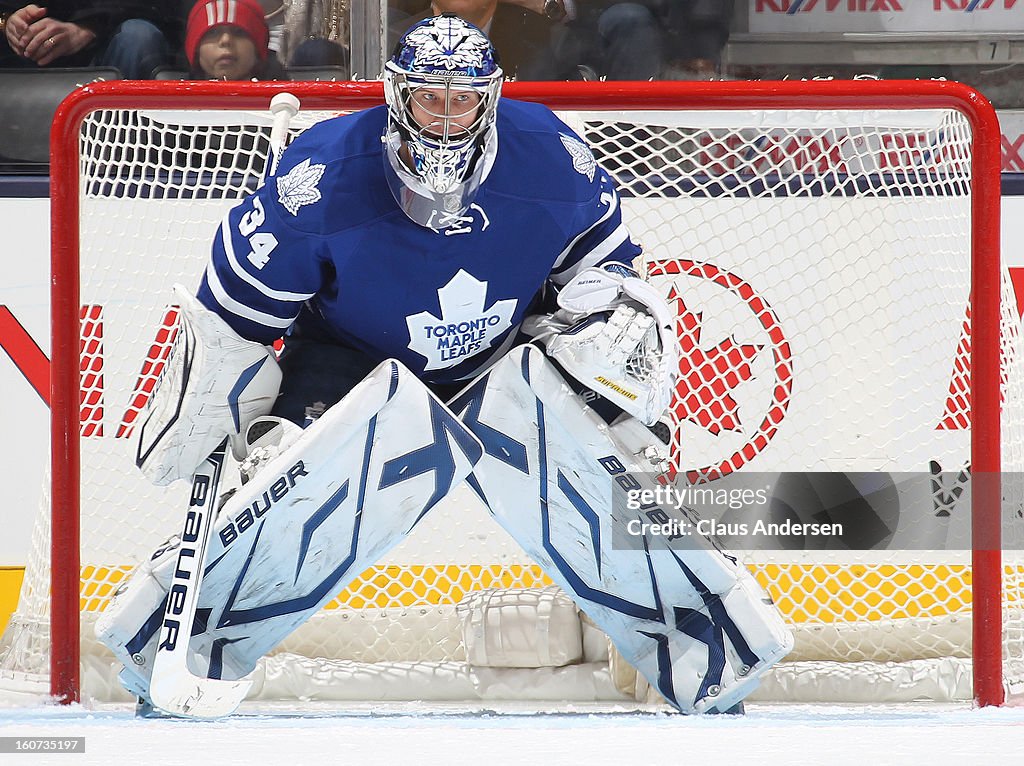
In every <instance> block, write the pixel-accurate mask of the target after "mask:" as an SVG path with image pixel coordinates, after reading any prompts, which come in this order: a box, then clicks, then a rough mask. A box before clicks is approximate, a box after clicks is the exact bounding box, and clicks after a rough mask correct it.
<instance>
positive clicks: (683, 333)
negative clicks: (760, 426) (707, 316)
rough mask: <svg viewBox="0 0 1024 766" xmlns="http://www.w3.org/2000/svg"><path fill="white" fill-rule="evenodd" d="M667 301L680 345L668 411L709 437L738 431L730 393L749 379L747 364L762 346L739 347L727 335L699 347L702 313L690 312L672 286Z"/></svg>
mask: <svg viewBox="0 0 1024 766" xmlns="http://www.w3.org/2000/svg"><path fill="white" fill-rule="evenodd" d="M668 300H669V302H670V303H674V304H675V309H676V323H675V324H676V336H677V337H678V338H679V345H680V356H679V380H678V381H677V382H676V398H675V400H674V401H673V403H672V411H673V412H674V414H675V416H676V418H677V419H678V420H679V422H682V421H684V420H689V421H690V422H691V423H695V424H697V425H699V426H701V427H702V428H704V429H705V430H707V431H708V432H710V433H712V434H716V435H717V434H719V433H721V432H722V431H723V430H726V431H738V430H740V428H741V423H740V419H739V415H738V412H737V411H738V409H739V405H738V404H737V403H736V400H735V399H734V398H733V396H732V394H731V391H733V390H734V389H735V388H736V386H738V385H739V384H740V383H742V382H744V381H746V380H750V378H751V377H753V371H752V370H751V368H750V362H751V360H752V359H753V358H754V357H755V356H757V354H758V352H760V351H761V349H762V346H758V345H754V344H739V343H737V341H736V339H735V338H734V337H732V336H730V337H728V338H726V339H725V340H722V341H720V342H719V343H718V344H717V345H716V346H714V347H713V348H710V349H705V348H702V347H701V331H702V329H703V328H702V323H701V317H702V314H701V313H700V312H697V313H694V312H692V311H690V310H689V309H688V308H687V307H686V304H685V302H684V301H683V299H682V297H681V296H680V295H679V293H678V292H677V291H676V289H675V287H673V288H672V289H671V290H670V292H669V294H668Z"/></svg>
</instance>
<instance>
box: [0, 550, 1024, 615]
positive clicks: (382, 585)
mask: <svg viewBox="0 0 1024 766" xmlns="http://www.w3.org/2000/svg"><path fill="white" fill-rule="evenodd" d="M751 571H753V573H754V576H755V577H756V578H757V580H758V581H759V582H760V583H761V585H762V586H764V587H765V589H766V590H768V592H769V593H770V594H771V596H772V598H774V599H775V602H776V604H778V606H779V608H780V609H781V610H782V612H783V613H784V614H785V615H786V617H787V619H788V620H789V621H790V622H793V623H804V622H818V623H821V622H825V623H832V622H850V621H869V622H870V621H872V620H879V619H893V618H900V617H940V616H943V615H948V614H955V613H958V612H963V611H965V610H966V609H968V608H969V606H970V603H971V571H970V567H969V566H966V565H945V564H932V565H923V564H906V565H891V564H836V565H828V564H760V565H753V566H751ZM129 572H130V569H129V568H128V567H92V566H89V567H85V568H83V570H82V589H81V605H82V610H83V611H93V612H95V611H102V610H103V609H104V608H105V607H106V605H107V602H108V601H109V600H110V597H111V596H112V595H113V593H114V591H115V589H116V588H117V586H118V585H119V584H120V583H121V582H122V581H123V580H124V579H125V577H126V576H127V575H128V573H129ZM1005 572H1006V577H1007V582H1009V583H1012V585H1011V587H1007V588H1006V589H1005V594H1004V598H1005V600H1006V602H1007V603H1008V604H1020V603H1021V602H1022V601H1024V595H1022V591H1024V567H1022V566H1012V567H1011V566H1007V567H1006V568H1005ZM23 575H24V569H23V568H21V567H6V568H0V624H2V625H4V626H6V624H7V621H8V619H9V618H10V614H11V612H13V610H14V608H15V606H16V604H17V599H18V591H19V589H20V587H21V581H22V577H23ZM550 584H551V581H550V580H549V579H548V578H547V577H546V576H545V575H544V574H543V573H542V572H541V571H540V569H539V568H538V567H536V566H530V565H514V566H501V565H483V564H466V565H455V564H444V565H438V566H431V565H409V566H382V567H372V568H371V569H369V570H367V571H366V572H364V573H363V575H362V576H361V577H360V578H359V579H357V580H356V581H355V582H353V583H352V584H351V585H350V586H349V587H348V588H346V589H345V590H344V591H343V592H342V593H340V594H339V595H338V597H337V598H336V599H335V600H334V601H332V602H331V603H330V604H329V605H328V606H327V608H328V609H336V608H339V607H345V608H349V609H367V608H376V609H386V608H390V607H410V606H419V605H429V604H454V603H458V602H459V601H460V600H461V599H462V598H463V597H464V596H465V595H466V593H468V592H470V591H473V590H481V589H485V588H539V587H544V586H546V585H550Z"/></svg>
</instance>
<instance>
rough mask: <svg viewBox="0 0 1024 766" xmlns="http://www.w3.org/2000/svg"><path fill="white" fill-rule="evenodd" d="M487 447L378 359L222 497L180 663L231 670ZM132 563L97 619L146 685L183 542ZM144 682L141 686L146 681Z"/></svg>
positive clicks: (362, 564) (279, 633)
mask: <svg viewBox="0 0 1024 766" xmlns="http://www.w3.org/2000/svg"><path fill="white" fill-rule="evenodd" d="M481 454H482V447H481V445H480V443H479V442H478V441H477V440H476V438H475V437H474V436H473V435H472V434H470V432H469V431H468V430H466V429H465V428H464V427H463V426H462V424H461V423H459V421H458V420H457V419H456V418H455V416H454V415H453V414H452V413H451V412H450V411H449V410H448V409H447V408H446V407H445V406H444V405H443V404H442V403H441V402H440V401H439V400H438V399H437V398H436V397H435V396H434V395H433V394H432V393H430V392H429V391H428V390H427V388H426V387H425V386H424V385H423V384H422V383H420V381H419V380H417V379H416V377H415V376H414V375H413V374H412V373H410V372H409V371H408V370H407V369H406V368H405V367H403V366H402V365H401V364H399V363H398V362H394V361H388V362H384V363H383V364H381V365H380V366H379V367H377V369H376V370H374V372H373V373H371V374H370V375H369V376H368V377H367V379H366V380H364V381H363V382H362V383H360V384H359V385H358V386H356V387H355V388H354V389H353V390H352V391H351V392H350V393H349V394H348V395H347V396H346V397H345V398H344V399H343V400H342V401H341V402H339V403H338V404H337V405H335V406H334V407H332V408H330V409H329V410H328V411H327V412H326V413H324V415H323V416H322V417H320V418H319V419H318V420H317V421H316V422H314V423H313V424H312V425H311V426H310V427H309V428H307V429H306V430H305V431H304V432H303V434H302V436H301V437H300V438H299V439H298V441H296V442H295V443H294V444H292V445H291V447H289V448H287V449H286V450H285V451H284V452H282V453H281V454H280V455H278V456H276V457H275V458H273V459H271V460H270V461H269V462H268V463H266V465H265V466H263V467H262V468H261V469H260V471H259V472H258V473H257V474H256V475H255V477H253V479H252V480H250V481H249V482H248V483H247V484H245V485H243V486H242V488H241V489H239V490H238V491H237V492H236V493H235V494H234V495H233V496H232V497H231V498H230V499H229V500H228V501H227V502H226V503H225V504H224V506H223V508H221V510H220V513H219V515H218V517H217V519H216V521H215V522H214V536H213V540H212V541H211V544H210V548H209V551H208V556H207V562H208V563H207V566H206V569H205V573H204V576H203V579H202V581H201V583H200V590H199V604H198V608H197V611H196V621H195V624H194V625H193V627H192V637H191V640H190V643H189V659H188V663H189V669H190V670H191V672H193V673H195V674H196V675H200V676H203V675H205V676H206V677H208V678H222V679H230V680H235V679H239V678H242V677H243V676H245V675H246V674H248V673H250V672H251V671H252V670H253V669H254V668H255V666H256V662H257V660H258V659H259V658H260V657H261V656H262V655H264V654H265V653H266V652H268V651H270V650H271V649H272V648H273V647H274V646H276V645H277V644H278V643H280V641H281V640H282V639H283V638H284V637H285V636H287V635H288V634H289V633H291V632H292V631H293V630H294V629H295V628H296V627H298V626H299V625H300V624H301V623H302V622H304V621H305V620H306V619H307V618H309V617H310V616H311V615H312V614H314V613H315V612H316V611H317V610H319V609H320V608H321V607H322V606H323V605H324V604H326V603H327V602H328V601H330V600H331V599H332V598H334V597H335V596H336V595H337V593H339V592H340V591H341V590H343V589H344V588H345V587H346V586H347V584H348V583H350V582H351V581H352V580H354V579H355V578H356V577H357V576H358V575H359V574H361V573H362V572H363V571H364V570H365V569H366V568H367V567H368V566H370V565H371V564H373V563H374V562H375V561H377V560H378V559H379V558H380V557H381V556H382V555H384V553H386V552H387V551H388V550H389V549H390V548H392V547H393V546H394V545H396V544H397V543H398V542H400V541H401V540H402V539H404V538H405V536H406V535H407V534H408V533H409V531H410V530H411V529H412V527H413V526H414V525H415V524H416V522H417V521H418V520H419V519H420V518H421V517H422V516H423V515H424V514H425V513H426V512H427V511H428V510H429V509H430V508H432V507H433V506H434V505H435V504H436V503H437V502H438V501H439V500H441V499H442V498H443V497H444V496H445V495H447V494H448V492H449V491H450V490H451V489H453V488H454V487H456V486H457V485H458V484H459V483H460V482H461V481H462V480H463V479H464V478H465V477H466V476H467V475H468V474H469V473H470V471H471V470H472V467H473V465H474V464H475V463H476V462H477V460H479V458H480V456H481ZM165 548H166V549H162V550H160V551H158V552H157V554H155V555H154V558H153V560H152V562H151V563H150V564H146V565H143V566H141V567H139V569H138V570H137V572H136V574H134V575H133V577H132V578H131V579H130V580H129V581H128V583H127V586H126V587H125V588H124V590H123V591H122V592H120V593H119V594H118V595H117V596H116V597H115V599H114V602H113V604H111V606H110V607H108V609H107V610H106V612H105V613H104V616H103V618H102V619H101V620H100V621H99V622H98V623H97V635H98V638H99V639H100V641H101V642H102V643H104V644H105V645H106V646H108V647H109V648H110V649H111V650H112V651H113V652H114V654H115V655H116V656H117V657H118V659H119V660H120V661H121V662H122V663H124V664H125V666H126V670H125V673H124V675H123V679H124V680H125V682H126V685H127V684H130V688H131V690H132V691H133V692H135V693H137V694H139V693H140V689H141V691H142V693H141V696H143V697H145V696H146V695H145V693H144V692H145V688H148V683H149V680H148V679H149V677H150V674H151V672H152V664H153V658H154V656H155V654H156V647H157V645H158V642H160V641H166V640H170V638H169V636H168V629H167V626H166V625H163V624H162V620H163V614H164V603H165V602H166V599H167V591H168V588H169V586H170V583H171V580H172V576H173V572H174V568H175V566H176V565H177V558H178V551H177V549H176V548H175V547H174V544H173V542H172V543H171V545H170V546H165ZM143 687H145V688H143Z"/></svg>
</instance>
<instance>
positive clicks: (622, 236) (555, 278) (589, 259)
mask: <svg viewBox="0 0 1024 766" xmlns="http://www.w3.org/2000/svg"><path fill="white" fill-rule="evenodd" d="M627 241H629V231H628V230H627V229H626V226H625V224H621V223H620V224H619V225H618V226H617V227H616V228H615V230H614V231H613V232H612V233H611V234H609V235H608V236H607V237H605V238H604V240H602V241H601V242H600V243H598V244H597V245H596V246H595V247H594V248H592V249H591V250H590V251H589V252H588V253H586V254H585V255H584V256H583V257H582V258H580V259H579V260H578V261H575V262H574V263H572V264H571V265H570V266H567V267H566V268H564V269H562V270H560V271H555V272H552V274H551V281H552V282H554V283H555V284H556V285H564V284H566V283H567V282H568V281H569V280H570V279H572V278H573V277H574V276H576V275H577V274H578V273H580V272H581V271H583V269H586V268H589V267H590V266H596V265H597V264H599V263H601V261H603V260H605V259H606V258H607V257H608V256H609V255H611V254H612V253H614V252H615V251H616V250H617V249H618V248H619V247H620V246H621V245H622V243H624V242H627Z"/></svg>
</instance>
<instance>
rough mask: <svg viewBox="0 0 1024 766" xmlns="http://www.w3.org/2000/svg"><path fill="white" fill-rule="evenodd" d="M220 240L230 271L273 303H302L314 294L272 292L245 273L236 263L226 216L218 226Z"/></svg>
mask: <svg viewBox="0 0 1024 766" xmlns="http://www.w3.org/2000/svg"><path fill="white" fill-rule="evenodd" d="M220 238H221V242H222V243H223V244H224V253H225V255H227V260H228V264H230V266H231V271H233V272H234V274H235V276H237V277H238V278H239V279H241V280H242V281H243V282H245V283H247V284H249V285H251V286H252V287H254V288H256V289H257V290H258V291H259V292H261V293H262V294H263V295H265V296H267V297H268V298H271V299H272V300H275V301H294V302H297V303H302V302H303V301H307V300H309V299H310V298H312V297H313V296H314V295H315V294H316V293H293V292H288V291H286V290H274V289H273V288H271V287H267V286H266V285H265V284H263V283H262V282H260V281H259V280H258V279H256V277H254V276H253V275H252V274H250V273H249V272H248V271H246V270H245V269H244V268H243V267H242V264H241V263H239V262H238V258H237V257H236V256H235V243H234V241H233V240H232V237H231V229H230V227H229V219H228V216H225V218H224V220H223V221H222V222H221V225H220Z"/></svg>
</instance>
